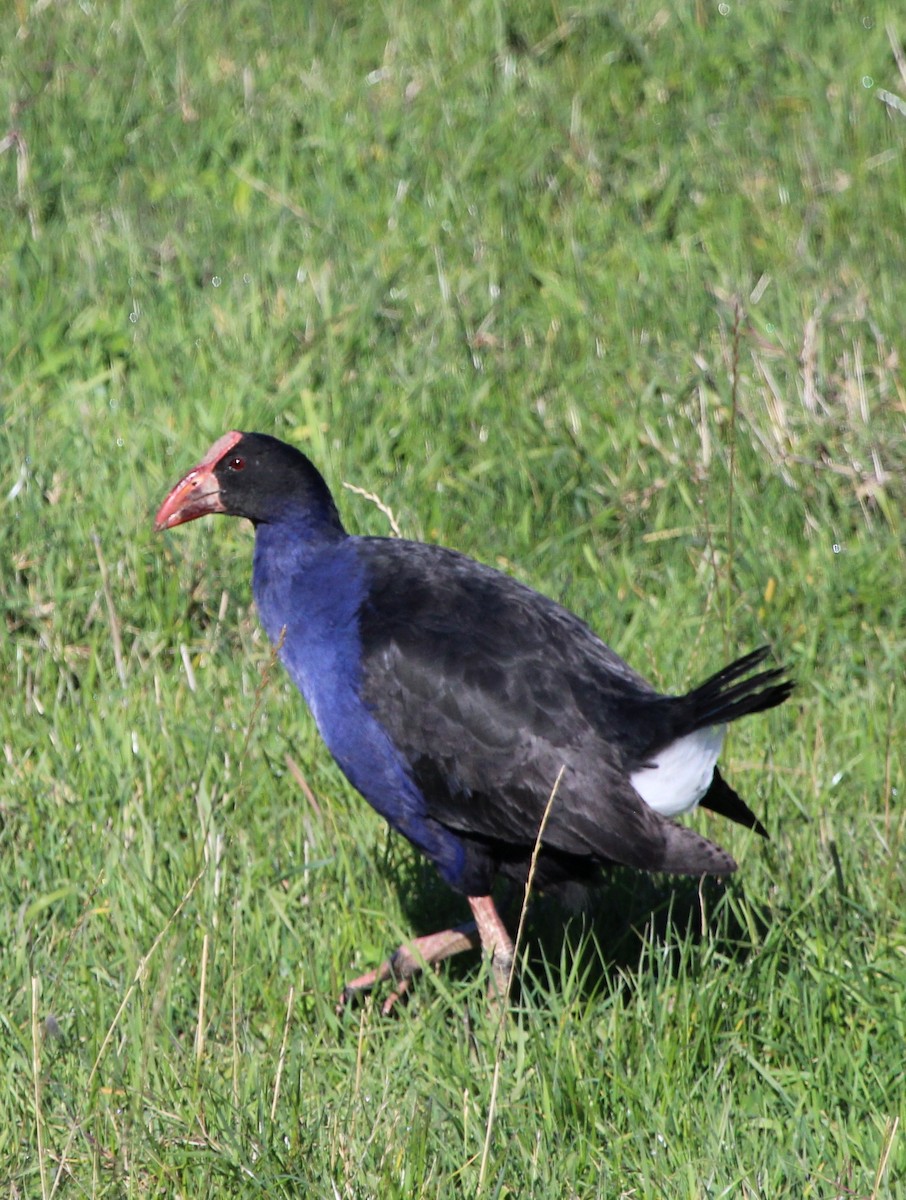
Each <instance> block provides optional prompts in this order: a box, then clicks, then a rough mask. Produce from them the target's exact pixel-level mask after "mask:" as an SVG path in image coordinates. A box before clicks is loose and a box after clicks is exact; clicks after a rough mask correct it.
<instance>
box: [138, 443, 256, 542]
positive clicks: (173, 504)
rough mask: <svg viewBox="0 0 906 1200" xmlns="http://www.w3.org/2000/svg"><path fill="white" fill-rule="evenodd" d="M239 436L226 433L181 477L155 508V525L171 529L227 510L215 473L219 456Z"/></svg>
mask: <svg viewBox="0 0 906 1200" xmlns="http://www.w3.org/2000/svg"><path fill="white" fill-rule="evenodd" d="M241 438H242V434H241V433H235V432H233V433H225V434H224V435H223V437H222V438H218V440H217V441H216V442H215V443H214V445H213V446H212V447H211V449H210V450H209V451H208V452H207V454H206V455H205V456H204V458H203V459H202V460H201V462H200V463H199V464H198V466H197V467H193V468H192V470H191V471H189V473H188V474H187V475H184V476H183V477H182V479H180V481H179V483H178V484H177V485H176V487H174V488H173V489H172V490H171V491H170V493H169V495H168V496H167V498H166V500H165V501H164V502H163V504H162V505H161V506H160V508H159V509H158V510H157V516H156V517H155V518H154V528H155V529H156V530H157V531H158V533H159V532H160V531H161V530H162V529H172V528H173V527H174V526H176V525H184V524H185V523H186V521H194V520H196V519H197V518H198V517H205V516H207V515H208V513H222V512H226V509H225V508H224V506H223V501H222V500H221V498H220V482H219V480H218V479H217V476H216V475H215V474H214V471H215V469H216V468H217V465H218V464H219V463H220V461H221V459H222V458H224V456H225V455H226V454H228V453H229V451H230V450H232V448H233V447H234V446H235V445H236V443H237V442H238V441H240V440H241Z"/></svg>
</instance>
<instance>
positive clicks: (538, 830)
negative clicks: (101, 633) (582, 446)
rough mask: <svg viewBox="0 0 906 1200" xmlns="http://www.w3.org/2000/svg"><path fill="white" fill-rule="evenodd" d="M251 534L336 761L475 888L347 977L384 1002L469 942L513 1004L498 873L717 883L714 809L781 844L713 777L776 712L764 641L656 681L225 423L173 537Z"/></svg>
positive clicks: (281, 637) (182, 495)
mask: <svg viewBox="0 0 906 1200" xmlns="http://www.w3.org/2000/svg"><path fill="white" fill-rule="evenodd" d="M214 513H222V514H226V515H229V516H235V517H244V518H246V519H248V520H249V521H251V523H252V525H253V526H254V530H255V548H254V558H253V570H252V592H253V595H254V599H255V603H256V607H257V611H258V616H259V620H260V622H261V624H262V625H263V627H264V630H265V632H266V634H267V636H268V638H269V640H270V641H271V643H272V644H273V645H274V647H275V648H276V652H277V654H278V656H279V658H280V660H281V661H282V663H283V665H284V666H285V668H286V670H287V672H288V673H289V676H290V678H291V679H292V681H293V683H294V684H295V685H296V687H297V688H298V690H299V691H300V692H301V694H302V696H303V697H304V699H305V701H306V703H307V705H308V707H309V709H310V710H311V713H312V715H313V717H314V720H315V722H316V724H317V727H318V729H319V731H320V734H321V737H322V738H323V740H324V742H325V743H326V745H327V748H328V750H329V751H330V753H331V754H332V756H333V758H334V759H335V760H336V762H337V764H338V765H339V767H340V770H341V771H342V772H343V774H344V775H345V776H346V778H347V779H348V780H349V781H350V783H351V784H352V785H353V787H354V788H355V789H356V790H357V791H358V792H359V793H360V794H361V795H362V796H363V797H364V799H365V800H366V801H367V802H368V803H369V804H370V805H371V806H372V807H373V808H374V809H375V810H376V811H377V812H378V813H379V814H380V815H381V816H382V817H383V818H384V819H385V820H386V821H387V823H388V824H389V825H390V827H391V828H392V829H394V830H395V831H397V832H398V833H400V834H402V835H403V837H405V838H407V839H408V840H409V841H410V842H411V843H412V845H413V846H415V847H416V849H417V850H418V851H420V852H421V854H423V855H424V856H425V857H426V858H427V859H428V860H430V862H431V863H433V865H434V866H435V867H436V869H437V871H438V872H439V874H440V876H441V878H442V879H443V880H444V882H445V883H446V884H448V885H449V887H450V888H451V889H453V891H454V892H458V893H460V894H462V895H464V896H465V897H466V899H467V901H468V904H469V907H470V909H471V912H472V918H473V919H472V921H470V922H468V923H467V924H463V925H459V926H457V927H455V928H451V929H447V930H443V931H441V932H439V933H433V934H428V935H424V936H421V937H418V938H414V939H412V940H410V941H409V942H407V943H405V944H404V945H402V946H401V947H400V948H399V949H398V950H397V951H396V952H395V953H394V954H392V955H390V956H389V957H388V959H387V960H386V961H385V962H383V963H382V964H381V965H380V966H379V967H377V968H376V969H374V970H372V971H369V972H367V973H366V974H364V975H362V976H360V977H359V978H357V979H355V980H353V981H351V982H350V983H348V984H347V985H346V987H345V988H344V990H343V993H342V995H341V997H340V1004H339V1008H342V1006H343V1005H344V1004H345V1003H346V1002H348V1001H349V1000H350V999H351V998H352V997H353V996H355V995H358V994H360V993H363V992H368V991H370V990H371V989H372V988H374V987H376V985H378V984H380V983H383V982H385V981H387V980H389V981H390V982H391V985H392V987H393V990H392V991H391V993H390V996H389V998H388V1000H387V1001H386V1002H385V1003H384V1006H383V1007H384V1010H385V1011H390V1009H391V1008H392V1006H393V1004H394V1003H395V1002H396V1001H397V1000H398V999H399V997H400V996H402V995H403V994H404V993H405V991H406V990H407V989H408V987H409V984H410V981H411V980H412V978H413V977H414V976H415V975H416V974H417V973H418V971H419V970H421V969H424V967H425V966H429V965H434V964H436V963H438V962H440V961H441V960H443V959H445V958H447V957H448V956H449V955H451V954H454V953H457V952H459V951H460V950H464V949H467V948H470V947H471V948H475V949H478V948H481V950H482V951H483V953H484V954H485V955H486V956H487V957H488V958H489V959H490V966H491V971H490V984H489V986H490V989H491V991H492V993H493V994H494V995H496V997H498V999H501V998H502V1000H503V1001H505V999H506V997H507V995H508V993H509V987H510V984H511V982H512V975H513V957H514V946H513V940H512V937H511V934H510V932H509V930H508V928H507V926H506V924H505V922H504V921H503V920H502V919H501V916H500V913H499V911H498V908H497V904H496V903H495V899H494V894H493V893H494V889H495V883H497V881H498V880H504V881H509V884H510V886H512V885H517V886H522V887H525V886H526V884H527V882H528V881H529V876H530V874H531V884H532V886H533V887H535V888H537V889H538V890H544V889H545V888H556V887H558V886H562V885H564V884H568V883H571V882H574V881H580V882H587V881H593V880H594V878H595V877H596V876H598V875H599V874H600V873H601V872H602V870H604V869H606V868H608V867H611V866H613V865H622V866H625V867H630V868H636V869H639V870H644V871H659V872H666V873H670V874H681V875H692V876H704V875H713V876H718V877H724V876H728V875H730V874H732V873H733V872H734V871H735V870H736V865H737V864H736V862H735V861H734V859H733V858H732V857H731V855H730V854H728V853H727V852H726V851H725V850H723V849H721V848H720V847H719V846H718V845H716V844H715V843H714V842H712V841H710V840H709V839H707V838H705V837H704V836H702V835H701V834H700V833H698V832H696V831H695V830H694V829H692V828H690V827H689V826H686V825H683V824H681V823H679V822H677V821H676V820H675V818H676V817H678V816H679V815H681V814H684V813H688V812H691V811H692V810H693V809H695V808H696V807H697V806H698V805H702V806H703V807H705V808H708V809H710V810H712V811H714V812H716V813H719V814H721V815H723V816H725V817H728V818H729V819H730V820H732V821H736V822H738V823H740V824H741V825H743V826H747V827H748V828H750V829H752V830H754V831H755V832H756V833H758V834H760V835H762V836H764V837H766V836H767V831H766V829H765V827H764V826H763V825H762V823H761V822H760V821H759V820H758V818H757V817H756V816H755V814H754V813H753V812H752V811H751V810H750V808H749V807H748V805H747V804H746V803H745V802H744V801H743V800H742V799H741V797H740V796H739V795H738V794H737V793H736V792H735V791H734V789H733V788H732V787H731V786H730V785H729V784H728V783H727V782H726V781H725V780H724V778H723V776H722V775H721V773H720V770H719V769H718V767H717V760H718V756H719V754H720V751H721V747H722V744H723V739H724V733H725V731H726V728H727V725H729V724H730V723H731V722H733V721H735V720H737V719H738V718H740V717H744V716H747V715H749V714H754V713H759V712H763V711H765V710H767V709H771V708H774V707H775V706H777V705H779V704H781V703H783V702H784V701H785V700H786V699H787V698H788V696H789V695H790V693H791V691H792V688H793V683H792V681H790V680H789V679H786V678H784V676H785V671H784V668H782V667H777V666H765V665H763V664H764V663H765V660H766V659H767V658H768V657H769V653H770V650H769V647H767V646H762V647H760V648H759V649H757V650H754V651H752V652H751V653H748V654H746V655H744V656H743V657H741V658H738V659H736V660H735V661H734V662H731V663H730V664H729V665H728V666H725V667H723V668H722V669H721V670H719V671H717V672H716V674H713V675H711V676H710V678H708V679H706V680H705V681H704V682H703V683H701V684H700V685H699V686H697V687H695V688H693V689H692V690H691V691H689V692H686V693H685V694H678V695H668V694H663V693H660V692H658V691H657V690H656V689H655V688H654V687H653V686H652V684H650V683H649V682H648V681H647V680H646V679H645V678H644V677H643V676H642V675H640V674H639V673H638V672H637V671H635V670H634V669H633V668H632V667H631V666H629V664H628V663H627V662H625V661H624V660H623V659H622V658H621V657H620V656H619V655H618V654H617V653H616V652H615V651H614V650H612V649H611V648H610V647H609V646H607V645H606V644H605V643H604V642H603V641H602V640H601V639H600V638H599V637H598V636H597V635H596V634H595V633H594V632H593V631H592V629H591V628H590V627H589V626H588V625H587V624H586V623H585V622H583V621H582V620H580V618H579V617H577V616H575V615H574V614H573V613H572V612H570V611H569V610H568V609H566V608H564V607H562V606H561V605H560V604H558V603H556V602H555V601H554V600H552V599H549V598H548V597H547V596H544V595H542V594H541V593H539V592H537V591H535V590H533V589H532V588H530V587H528V586H527V585H525V584H523V583H521V582H520V581H518V580H516V579H514V578H513V577H512V576H510V575H507V574H505V573H503V572H501V571H498V570H496V569H494V568H492V567H489V566H486V565H484V564H482V563H480V562H478V561H476V560H475V559H473V558H470V557H468V556H466V555H465V554H462V553H460V552H458V551H456V550H452V549H448V548H446V547H443V546H440V545H433V544H429V543H425V542H418V541H409V540H405V539H400V538H389V537H366V536H357V535H354V534H350V533H347V531H346V529H345V527H344V525H343V523H342V521H341V519H340V514H339V512H338V509H337V506H336V503H335V501H334V499H333V496H332V494H331V492H330V489H329V488H328V485H327V483H326V482H325V480H324V477H323V476H322V475H321V473H320V472H319V471H318V469H317V468H316V467H315V465H314V464H313V463H312V462H311V461H310V460H309V458H308V457H307V456H306V455H305V454H303V453H302V451H300V450H299V449H297V448H296V447H295V446H292V445H289V444H288V443H286V442H283V441H280V440H279V439H277V438H275V437H272V436H271V435H269V434H265V433H243V432H238V431H235V430H234V431H231V432H229V433H226V434H224V435H223V436H222V437H220V438H219V439H218V440H217V441H215V442H214V444H213V445H212V446H211V447H210V449H209V450H208V451H207V453H206V454H205V455H204V457H203V458H202V460H201V461H200V462H199V463H198V464H197V466H195V467H193V468H192V469H191V470H190V471H189V472H188V473H187V474H186V475H184V476H183V477H182V478H181V479H180V480H179V482H178V483H177V484H176V485H175V486H174V487H173V488H172V489H171V491H170V492H169V493H168V495H167V496H166V498H165V500H164V501H163V503H162V504H161V506H160V509H159V511H158V513H157V516H156V519H155V528H156V529H157V530H158V531H162V530H168V529H173V528H174V527H176V526H178V525H181V524H184V523H185V522H188V521H194V520H196V519H197V518H199V517H203V516H206V515H208V514H214Z"/></svg>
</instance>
